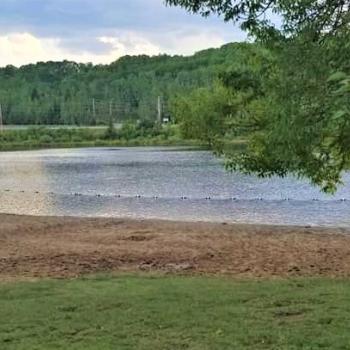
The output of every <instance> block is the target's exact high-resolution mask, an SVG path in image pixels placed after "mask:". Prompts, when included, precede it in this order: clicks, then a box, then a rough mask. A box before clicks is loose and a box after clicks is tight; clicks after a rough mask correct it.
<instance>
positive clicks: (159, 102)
mask: <svg viewBox="0 0 350 350" xmlns="http://www.w3.org/2000/svg"><path fill="white" fill-rule="evenodd" d="M157 107H158V108H157V109H158V122H159V123H160V124H161V123H162V116H163V111H162V97H161V96H158V106H157Z"/></svg>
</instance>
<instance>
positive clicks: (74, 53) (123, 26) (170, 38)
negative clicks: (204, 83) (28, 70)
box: [0, 0, 246, 66]
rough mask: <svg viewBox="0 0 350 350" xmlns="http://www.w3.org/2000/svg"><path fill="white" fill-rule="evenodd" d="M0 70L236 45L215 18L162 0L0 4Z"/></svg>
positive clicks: (6, 0)
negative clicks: (206, 16) (200, 14)
mask: <svg viewBox="0 0 350 350" xmlns="http://www.w3.org/2000/svg"><path fill="white" fill-rule="evenodd" d="M0 2H1V5H0V8H1V11H0V66H6V65H8V64H12V65H14V66H21V65H24V64H28V63H36V62H38V61H60V60H64V59H67V60H74V61H76V62H84V63H85V62H92V63H94V64H99V63H101V64H107V63H110V62H113V61H115V60H117V59H118V58H119V57H121V56H124V55H139V54H147V55H157V54H161V53H167V54H171V55H175V54H181V55H191V54H193V53H195V52H197V51H200V50H203V49H206V48H211V47H220V46H221V45H223V44H225V43H228V42H233V41H242V40H244V39H245V37H246V36H245V34H244V33H242V32H241V31H240V30H239V29H238V28H237V27H235V26H234V25H233V24H232V23H224V22H223V20H222V19H220V18H217V17H215V16H213V17H210V18H202V17H200V16H199V15H193V14H189V13H187V12H186V11H185V10H184V9H181V8H174V7H167V6H165V5H164V1H163V0H0Z"/></svg>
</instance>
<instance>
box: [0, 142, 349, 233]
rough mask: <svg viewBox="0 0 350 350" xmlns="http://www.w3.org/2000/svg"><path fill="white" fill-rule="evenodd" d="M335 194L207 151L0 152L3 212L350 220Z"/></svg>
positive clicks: (342, 195)
mask: <svg viewBox="0 0 350 350" xmlns="http://www.w3.org/2000/svg"><path fill="white" fill-rule="evenodd" d="M349 180H350V176H349V174H346V175H345V176H344V182H345V184H346V185H344V186H342V187H341V188H340V189H339V191H338V193H337V194H336V195H335V196H327V195H325V194H323V193H320V191H319V190H318V189H317V188H315V187H312V186H310V185H309V184H308V183H307V182H305V181H300V180H296V179H294V178H286V179H279V178H271V179H257V178H255V177H252V176H244V175H242V174H239V173H233V174H232V173H227V172H225V170H224V169H223V167H222V164H220V161H219V160H218V159H216V158H215V157H213V156H212V155H211V153H210V152H206V151H188V150H187V151H183V150H181V149H169V148H126V149H115V148H103V149H78V150H46V151H30V152H11V153H0V212H6V213H18V214H32V215H77V216H107V217H138V218H139V217H142V218H164V219H180V220H208V221H226V222H247V223H271V224H296V225H307V224H308V225H309V224H311V225H338V226H350V215H349V214H350V181H349Z"/></svg>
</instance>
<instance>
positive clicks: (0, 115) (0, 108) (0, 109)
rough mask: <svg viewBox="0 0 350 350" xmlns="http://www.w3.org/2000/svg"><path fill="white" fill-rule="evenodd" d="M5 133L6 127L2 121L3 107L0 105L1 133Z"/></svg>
mask: <svg viewBox="0 0 350 350" xmlns="http://www.w3.org/2000/svg"><path fill="white" fill-rule="evenodd" d="M3 131H4V125H3V120H2V106H1V103H0V133H2V132H3Z"/></svg>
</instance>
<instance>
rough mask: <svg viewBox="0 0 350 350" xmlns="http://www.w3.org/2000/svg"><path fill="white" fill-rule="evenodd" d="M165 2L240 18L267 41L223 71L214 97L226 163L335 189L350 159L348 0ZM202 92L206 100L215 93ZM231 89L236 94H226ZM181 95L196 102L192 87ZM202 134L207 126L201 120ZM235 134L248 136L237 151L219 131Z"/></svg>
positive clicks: (219, 144) (219, 146) (198, 115)
mask: <svg viewBox="0 0 350 350" xmlns="http://www.w3.org/2000/svg"><path fill="white" fill-rule="evenodd" d="M167 2H168V3H169V4H172V5H180V6H184V7H185V8H187V9H188V10H190V11H193V12H199V13H201V14H202V15H205V16H207V15H209V14H210V13H212V12H213V13H218V14H221V15H223V16H224V17H225V19H226V20H234V21H239V22H240V23H241V25H242V27H243V28H244V29H248V30H249V31H250V33H251V34H253V35H254V36H255V37H256V38H257V40H258V42H260V43H261V44H262V45H263V47H265V48H266V49H268V53H266V52H264V51H263V50H261V52H258V53H257V56H256V58H254V59H249V60H248V61H247V62H246V65H245V67H233V69H232V71H231V72H229V73H227V74H223V75H221V81H222V85H223V87H225V88H226V89H228V91H229V93H227V94H223V98H222V100H221V103H218V101H217V102H216V105H217V106H218V107H217V108H216V112H218V113H221V114H222V111H223V110H227V113H226V115H225V120H224V121H222V118H223V117H221V119H220V125H224V128H219V129H220V130H218V132H217V133H216V139H217V147H216V149H217V150H218V151H219V152H221V153H223V154H224V155H225V156H226V157H227V159H228V166H229V167H230V168H232V169H237V170H240V171H243V172H246V173H256V174H258V175H260V176H272V175H275V174H277V175H280V176H285V175H286V174H287V173H294V174H296V175H297V176H301V177H308V178H310V179H311V181H312V182H313V183H315V184H317V185H319V186H320V187H321V188H322V189H323V190H324V191H326V192H333V191H335V190H336V186H337V185H338V184H339V183H340V182H341V176H342V172H343V171H344V170H345V169H347V167H348V166H349V164H350V142H349V141H350V83H349V82H350V42H349V34H350V15H349V2H348V1H332V0H323V1H316V0H310V1H308V0H300V1H297V2H295V1H289V0H273V1H267V0H257V1H253V2H252V1H248V0H241V1H234V0H232V1H226V0H218V1H217V0H202V1H201V0H169V1H167ZM271 11H272V12H274V13H277V14H278V15H279V16H280V18H281V20H282V25H281V26H279V27H278V26H275V25H274V24H273V23H272V22H270V21H268V20H267V19H266V18H269V16H267V17H265V16H262V15H261V14H262V13H271ZM243 17H244V18H243ZM270 17H271V16H270ZM242 68H243V69H242ZM201 93H202V96H203V98H206V100H207V103H208V104H210V103H211V102H210V99H212V98H213V97H209V98H207V97H205V94H203V92H201ZM232 95H233V96H234V98H233V100H232V98H231V97H229V98H227V96H232ZM186 99H187V101H186V103H184V102H182V106H185V105H186V104H187V105H190V104H191V100H192V101H193V103H197V102H196V93H193V94H191V95H190V96H189V97H186ZM204 104H205V102H203V101H201V105H204ZM227 107H229V108H227ZM193 111H195V109H194V108H192V109H191V110H190V111H188V112H187V113H186V115H185V116H183V117H182V119H187V118H188V119H190V120H191V119H194V118H197V119H200V118H201V115H202V114H201V112H200V111H199V109H198V111H195V115H193ZM213 118H216V113H213ZM184 128H185V124H184ZM185 134H186V133H185ZM201 134H202V135H205V134H206V130H205V128H203V129H202V132H201ZM223 134H224V135H223ZM233 134H240V135H242V136H243V135H245V136H246V137H247V140H248V146H247V148H246V149H245V151H244V152H243V153H241V154H239V155H237V154H232V152H230V151H229V150H227V148H223V145H224V144H225V143H223V142H221V139H222V137H223V136H224V138H227V139H230V138H231V137H232V135H233ZM203 137H204V136H203ZM211 137H212V138H215V135H211Z"/></svg>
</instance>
